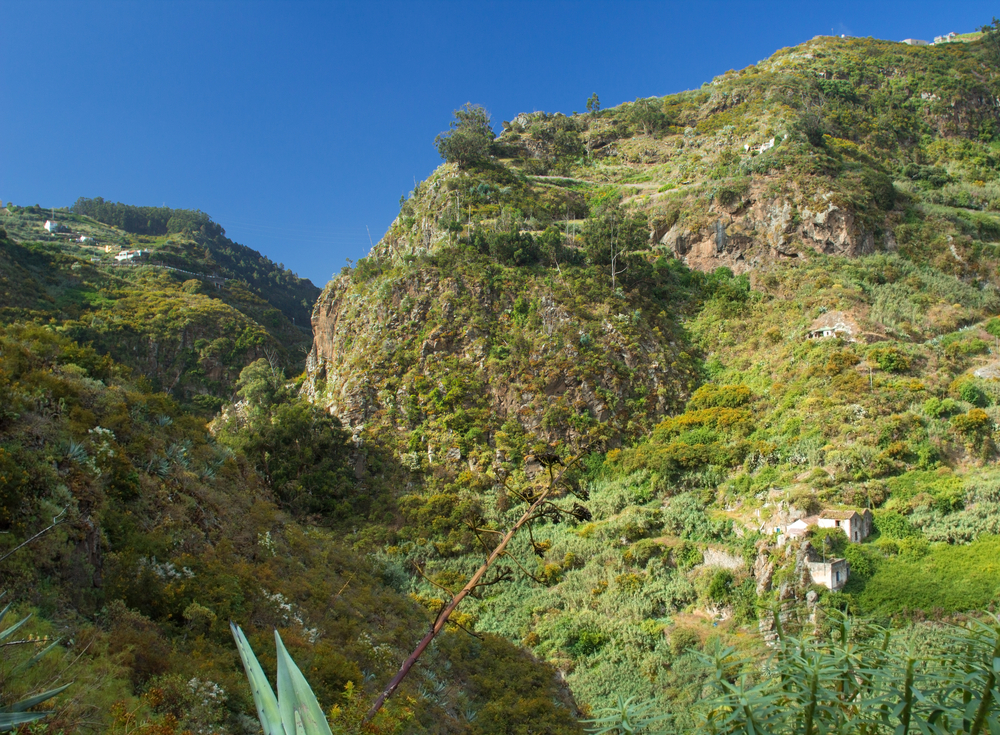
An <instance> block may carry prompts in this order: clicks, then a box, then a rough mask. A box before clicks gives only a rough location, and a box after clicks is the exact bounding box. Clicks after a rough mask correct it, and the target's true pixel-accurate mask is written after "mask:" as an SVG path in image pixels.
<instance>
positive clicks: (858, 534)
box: [816, 510, 873, 543]
mask: <svg viewBox="0 0 1000 735" xmlns="http://www.w3.org/2000/svg"><path fill="white" fill-rule="evenodd" d="M816 525H817V526H819V527H820V528H840V529H842V530H843V531H844V534H845V535H846V536H847V540H848V541H852V542H854V543H860V542H861V541H864V540H865V539H866V538H868V536H869V535H870V534H871V532H872V525H873V524H872V512H871V511H870V510H865V511H864V512H862V513H858V512H857V511H856V510H824V511H823V512H822V513H820V514H819V518H817V519H816Z"/></svg>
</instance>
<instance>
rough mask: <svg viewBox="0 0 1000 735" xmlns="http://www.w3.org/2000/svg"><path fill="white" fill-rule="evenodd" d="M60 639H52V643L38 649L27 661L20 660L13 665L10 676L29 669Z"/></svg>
mask: <svg viewBox="0 0 1000 735" xmlns="http://www.w3.org/2000/svg"><path fill="white" fill-rule="evenodd" d="M61 640H62V638H56V639H55V640H54V641H52V643H50V644H49V645H47V646H46V647H45V648H43V649H42V650H41V651H39V652H38V653H36V654H35V655H34V656H32V657H31V658H29V659H28V660H27V661H22V662H21V663H19V664H18V665H17V666H15V667H14V668H13V669H11V670H10V676H17V675H18V674H20V673H21V672H22V671H26V670H28V669H30V668H31V667H32V666H34V665H35V664H37V663H38V661H39V659H41V658H42V656H44V655H45V654H47V653H48V652H49V651H51V650H52V649H53V648H55V647H56V646H58V645H59V642H60V641H61Z"/></svg>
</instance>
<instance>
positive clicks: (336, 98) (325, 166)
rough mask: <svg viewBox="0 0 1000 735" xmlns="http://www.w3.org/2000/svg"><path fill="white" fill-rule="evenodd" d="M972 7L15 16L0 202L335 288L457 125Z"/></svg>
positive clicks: (570, 105) (572, 6)
mask: <svg viewBox="0 0 1000 735" xmlns="http://www.w3.org/2000/svg"><path fill="white" fill-rule="evenodd" d="M994 14H1000V8H998V7H997V6H996V4H995V3H990V2H981V1H979V0H962V2H922V1H920V0H910V1H909V2H882V3H880V2H874V1H870V2H816V3H813V2H806V1H804V0H803V1H801V2H736V1H731V2H718V1H716V2H638V1H634V2H629V1H628V0H619V2H614V3H612V2H588V1H587V0H571V1H566V2H555V1H551V2H550V1H548V0H534V1H533V2H515V1H511V0H508V1H507V2H486V1H482V0H452V1H447V2H421V1H420V0H405V1H401V2H379V1H378V0H371V1H369V2H364V3H361V2H356V3H336V2H305V1H298V0H283V1H282V2H250V1H242V2H183V1H181V0H176V1H173V2H151V1H148V0H146V1H143V2H137V1H135V0H127V1H126V2H98V1H97V0H94V1H92V2H69V1H66V2H46V1H44V0H32V2H20V1H19V0H3V3H2V4H0V199H2V200H3V201H5V202H6V201H13V202H14V203H16V204H36V203H37V204H42V205H43V206H68V205H70V204H72V203H73V202H74V201H75V200H76V198H77V197H79V196H88V197H95V196H103V197H104V198H105V199H110V200H118V201H123V202H127V203H130V204H146V205H161V204H166V205H167V206H171V207H183V208H191V209H201V210H203V211H205V212H207V213H208V214H210V215H211V216H212V218H213V219H215V220H216V221H217V222H219V223H220V224H222V226H223V227H225V228H226V231H227V234H228V235H229V236H230V237H231V238H233V239H234V240H236V241H238V242H242V243H243V244H245V245H249V246H250V247H253V248H256V249H258V250H260V251H262V252H263V253H265V254H266V255H268V256H269V257H271V258H272V259H274V260H275V261H279V262H283V263H284V264H285V265H286V266H288V267H290V268H292V269H293V270H295V271H296V272H298V273H299V274H301V275H303V276H306V277H308V278H311V279H312V280H313V281H314V282H315V283H316V284H317V285H323V284H324V283H325V282H326V281H327V279H328V278H329V277H330V275H331V274H332V273H333V272H335V271H336V270H338V269H339V268H340V267H341V266H342V265H344V260H345V258H352V259H357V258H359V257H361V256H363V255H365V253H367V251H368V249H369V242H368V234H367V231H366V227H367V228H369V229H370V231H371V237H372V238H373V239H374V240H375V241H377V240H378V239H379V237H381V235H382V233H383V232H384V231H385V229H386V228H387V227H388V226H389V224H390V223H391V222H392V220H393V218H394V217H395V215H396V213H397V210H398V202H399V197H400V195H401V194H403V193H406V192H408V191H409V190H411V189H412V188H413V182H414V179H416V180H418V181H419V180H420V179H422V178H424V177H426V176H427V175H428V174H429V173H430V172H431V171H432V170H433V169H434V167H435V166H437V165H438V163H439V162H440V159H439V158H438V155H437V152H436V150H435V149H434V146H433V141H434V136H435V135H436V134H437V133H439V132H440V131H442V130H445V129H447V127H448V123H449V121H450V119H451V113H452V110H454V109H455V108H457V107H460V106H461V105H462V104H463V103H465V102H467V101H471V102H475V103H479V104H482V105H484V106H485V107H486V108H487V109H488V110H490V112H491V113H492V115H493V119H494V122H495V123H496V124H497V127H499V122H500V121H501V120H504V119H507V120H509V119H511V118H512V117H513V116H514V115H516V114H517V113H518V112H521V111H534V110H546V111H548V112H556V111H559V112H565V113H571V112H573V111H574V110H580V111H582V110H583V109H584V108H585V106H586V99H587V97H589V96H590V94H592V93H593V92H597V93H598V94H599V95H600V98H601V102H602V104H603V105H604V106H605V107H609V106H612V105H616V104H618V103H621V102H624V101H628V100H633V99H635V98H636V97H640V96H642V97H647V96H652V95H664V94H668V93H671V92H677V91H680V90H683V89H690V88H693V87H699V86H700V85H701V84H702V83H703V82H706V81H709V80H711V79H712V77H714V76H716V75H717V74H720V73H723V72H725V71H726V70H727V69H734V68H742V67H744V66H747V65H749V64H752V63H755V62H756V61H758V60H760V59H763V58H766V57H768V56H770V55H771V54H772V53H773V52H774V51H775V50H777V49H779V48H781V47H784V46H790V45H794V44H796V43H800V42H802V41H805V40H808V39H809V38H812V37H813V36H815V35H819V34H831V33H838V34H839V33H847V34H849V35H855V36H874V37H877V38H887V39H895V40H899V39H902V38H907V37H916V38H924V39H928V40H930V39H932V38H933V36H935V35H939V34H942V33H946V32H948V31H952V30H954V31H957V32H965V31H971V30H973V29H974V28H975V27H977V26H979V25H982V24H984V23H987V22H989V21H990V20H991V19H992V17H993V15H994Z"/></svg>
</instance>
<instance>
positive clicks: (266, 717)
mask: <svg viewBox="0 0 1000 735" xmlns="http://www.w3.org/2000/svg"><path fill="white" fill-rule="evenodd" d="M229 629H230V630H231V631H232V632H233V638H235V639H236V650H238V651H239V652H240V658H241V659H242V660H243V669H244V670H245V671H246V672H247V679H248V680H249V682H250V691H251V692H253V702H254V704H255V705H257V718H258V719H259V720H260V724H261V727H263V728H264V734H265V735H291V733H294V732H295V731H294V730H287V731H286V729H285V728H284V726H283V725H282V719H281V713H280V712H279V710H278V700H277V699H276V698H275V696H274V690H273V689H271V684H270V682H268V680H267V676H265V674H264V670H263V669H262V668H261V666H260V663H259V662H258V661H257V657H256V656H255V655H254V652H253V649H252V648H251V647H250V643H249V642H248V641H247V639H246V636H245V635H243V630H242V629H241V628H240V627H239V626H238V625H236V624H235V623H232V622H230V623H229ZM279 667H280V663H279Z"/></svg>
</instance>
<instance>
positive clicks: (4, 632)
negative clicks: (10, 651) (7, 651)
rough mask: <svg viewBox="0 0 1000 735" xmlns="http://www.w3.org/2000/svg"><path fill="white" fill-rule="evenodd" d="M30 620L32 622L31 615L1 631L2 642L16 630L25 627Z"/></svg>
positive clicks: (0, 639) (0, 638)
mask: <svg viewBox="0 0 1000 735" xmlns="http://www.w3.org/2000/svg"><path fill="white" fill-rule="evenodd" d="M29 620H31V615H29V616H28V617H26V618H24V619H23V620H19V621H18V622H16V623H14V624H13V625H12V626H10V627H9V628H6V629H5V630H0V641H2V640H3V639H4V638H6V637H7V636H9V635H11V634H12V633H13V632H14V631H15V630H17V629H18V628H20V627H21V626H22V625H24V624H25V623H27V622H28V621H29Z"/></svg>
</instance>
